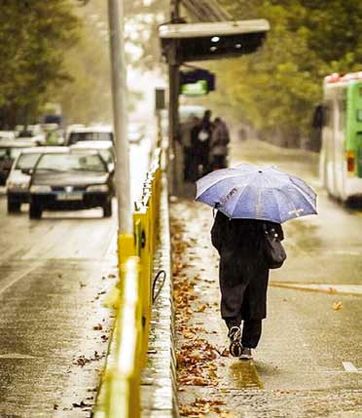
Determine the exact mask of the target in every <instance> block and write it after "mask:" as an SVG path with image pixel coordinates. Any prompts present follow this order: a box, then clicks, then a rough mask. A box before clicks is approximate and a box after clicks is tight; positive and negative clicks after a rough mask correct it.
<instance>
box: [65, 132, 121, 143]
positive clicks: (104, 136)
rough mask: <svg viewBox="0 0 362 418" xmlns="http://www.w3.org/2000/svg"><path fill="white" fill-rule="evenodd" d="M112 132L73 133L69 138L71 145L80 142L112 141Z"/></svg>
mask: <svg viewBox="0 0 362 418" xmlns="http://www.w3.org/2000/svg"><path fill="white" fill-rule="evenodd" d="M112 140H113V135H112V132H72V133H71V134H70V137H69V144H75V143H76V142H79V141H112Z"/></svg>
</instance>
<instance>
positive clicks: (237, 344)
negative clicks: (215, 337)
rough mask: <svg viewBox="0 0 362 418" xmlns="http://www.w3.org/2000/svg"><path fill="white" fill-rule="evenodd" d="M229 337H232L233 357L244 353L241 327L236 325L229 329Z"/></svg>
mask: <svg viewBox="0 0 362 418" xmlns="http://www.w3.org/2000/svg"><path fill="white" fill-rule="evenodd" d="M228 337H229V339H230V346H229V351H230V354H231V355H232V356H233V357H239V356H240V355H241V354H242V351H243V347H242V345H241V329H240V327H237V326H234V327H231V328H230V330H229V334H228Z"/></svg>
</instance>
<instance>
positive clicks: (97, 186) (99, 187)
mask: <svg viewBox="0 0 362 418" xmlns="http://www.w3.org/2000/svg"><path fill="white" fill-rule="evenodd" d="M108 191H109V187H108V186H107V185H106V184H94V185H93V186H88V187H87V192H108Z"/></svg>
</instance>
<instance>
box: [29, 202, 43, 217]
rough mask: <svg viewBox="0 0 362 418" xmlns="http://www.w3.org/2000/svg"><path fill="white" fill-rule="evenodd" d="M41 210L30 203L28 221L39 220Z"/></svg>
mask: <svg viewBox="0 0 362 418" xmlns="http://www.w3.org/2000/svg"><path fill="white" fill-rule="evenodd" d="M42 212H43V211H42V209H41V207H40V206H38V205H37V204H35V203H30V208H29V218H30V219H40V218H41V214H42Z"/></svg>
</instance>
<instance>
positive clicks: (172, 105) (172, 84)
mask: <svg viewBox="0 0 362 418" xmlns="http://www.w3.org/2000/svg"><path fill="white" fill-rule="evenodd" d="M179 19H180V1H179V0H171V23H177V22H178V21H179ZM168 78H169V97H168V118H169V121H168V123H169V168H170V177H171V183H170V186H171V187H170V193H171V194H176V195H177V193H178V191H179V184H178V183H179V181H178V178H179V176H180V173H178V172H177V165H176V144H175V143H176V140H177V135H178V124H179V120H178V119H179V118H178V107H179V85H180V84H179V83H180V81H179V79H180V65H179V62H178V59H177V44H176V42H174V43H173V46H172V51H171V53H170V57H169V66H168Z"/></svg>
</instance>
